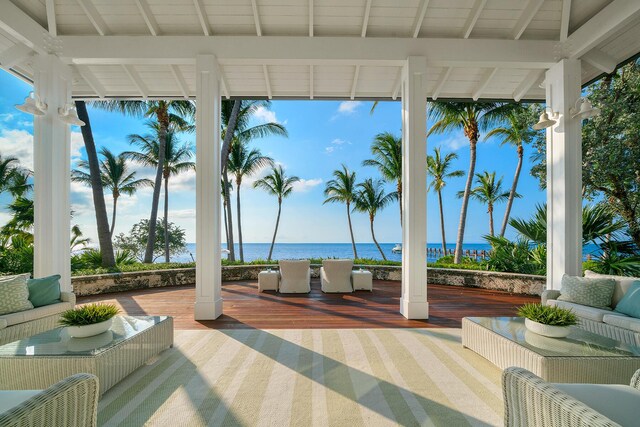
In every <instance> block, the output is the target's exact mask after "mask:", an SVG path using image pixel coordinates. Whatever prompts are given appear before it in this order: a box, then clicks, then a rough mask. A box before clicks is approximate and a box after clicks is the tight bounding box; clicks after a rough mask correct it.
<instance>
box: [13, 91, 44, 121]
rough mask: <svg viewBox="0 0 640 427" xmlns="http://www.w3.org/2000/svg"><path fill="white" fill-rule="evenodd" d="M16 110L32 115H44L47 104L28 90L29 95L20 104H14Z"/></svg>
mask: <svg viewBox="0 0 640 427" xmlns="http://www.w3.org/2000/svg"><path fill="white" fill-rule="evenodd" d="M15 107H16V108H17V109H18V110H20V111H22V112H25V113H27V114H33V115H34V116H44V115H45V114H46V112H47V108H49V107H48V105H47V103H46V102H43V101H42V100H41V99H40V97H39V96H38V95H36V94H34V93H33V92H29V95H28V96H27V97H26V98H25V99H24V102H23V103H22V104H18V105H16V106H15Z"/></svg>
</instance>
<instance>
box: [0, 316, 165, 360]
mask: <svg viewBox="0 0 640 427" xmlns="http://www.w3.org/2000/svg"><path fill="white" fill-rule="evenodd" d="M165 320H167V316H136V317H131V316H116V317H114V318H113V324H112V325H111V328H110V329H109V330H108V331H106V332H103V333H101V334H99V335H95V336H93V337H87V338H72V337H70V336H69V334H68V333H67V330H66V328H63V327H60V328H56V329H52V330H50V331H46V332H43V333H41V334H37V335H34V336H32V337H28V338H24V339H22V340H20V341H15V342H12V343H9V344H5V345H3V346H0V358H3V357H16V356H33V357H38V356H49V357H51V356H96V355H98V354H100V353H102V352H105V351H107V350H109V349H111V348H113V347H115V346H117V345H118V344H120V343H122V342H124V341H126V340H128V339H130V338H131V337H134V336H135V335H137V334H139V333H141V332H143V331H145V330H147V329H149V328H151V327H153V326H155V325H157V324H159V323H161V322H163V321H165Z"/></svg>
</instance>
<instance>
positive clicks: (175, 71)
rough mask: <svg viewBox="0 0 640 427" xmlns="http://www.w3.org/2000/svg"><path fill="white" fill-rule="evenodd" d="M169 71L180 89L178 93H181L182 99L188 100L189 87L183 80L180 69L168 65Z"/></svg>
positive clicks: (173, 65)
mask: <svg viewBox="0 0 640 427" xmlns="http://www.w3.org/2000/svg"><path fill="white" fill-rule="evenodd" d="M169 69H170V70H171V74H173V78H174V79H175V80H176V83H177V84H178V87H179V88H180V92H182V97H183V98H184V99H189V87H188V86H187V82H186V81H185V80H184V76H183V75H182V72H181V71H180V68H179V67H178V66H177V65H175V64H170V65H169Z"/></svg>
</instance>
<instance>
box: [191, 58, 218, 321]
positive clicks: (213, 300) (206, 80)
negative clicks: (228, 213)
mask: <svg viewBox="0 0 640 427" xmlns="http://www.w3.org/2000/svg"><path fill="white" fill-rule="evenodd" d="M221 207H222V203H221V200H220V74H219V72H218V63H217V61H216V58H215V56H213V55H199V56H198V57H197V59H196V305H195V308H194V315H195V318H196V320H212V319H216V318H218V317H219V316H220V315H221V314H222V289H221V285H222V278H221V251H220V210H221Z"/></svg>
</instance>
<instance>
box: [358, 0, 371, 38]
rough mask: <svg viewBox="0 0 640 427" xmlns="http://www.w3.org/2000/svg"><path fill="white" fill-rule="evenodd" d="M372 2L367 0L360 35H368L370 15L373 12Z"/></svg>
mask: <svg viewBox="0 0 640 427" xmlns="http://www.w3.org/2000/svg"><path fill="white" fill-rule="evenodd" d="M371 2H372V0H367V2H366V3H365V5H364V17H363V18H362V31H360V37H367V27H368V26H369V15H370V14H371Z"/></svg>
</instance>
